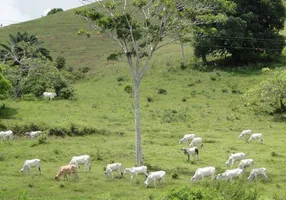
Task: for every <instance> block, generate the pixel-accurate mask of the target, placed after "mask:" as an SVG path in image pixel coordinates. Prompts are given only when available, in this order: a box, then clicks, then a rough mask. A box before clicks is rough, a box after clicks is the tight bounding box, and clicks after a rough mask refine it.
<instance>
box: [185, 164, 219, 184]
mask: <svg viewBox="0 0 286 200" xmlns="http://www.w3.org/2000/svg"><path fill="white" fill-rule="evenodd" d="M205 176H211V179H212V180H213V179H214V177H215V167H203V168H198V169H197V170H196V172H195V174H194V175H193V177H192V178H191V179H190V181H191V182H194V181H198V180H202V179H203V178H204V177H205Z"/></svg>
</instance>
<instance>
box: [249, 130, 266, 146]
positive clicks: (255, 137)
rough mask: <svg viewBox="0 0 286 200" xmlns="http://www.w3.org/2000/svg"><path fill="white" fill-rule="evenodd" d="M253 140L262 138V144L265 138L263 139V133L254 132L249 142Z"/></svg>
mask: <svg viewBox="0 0 286 200" xmlns="http://www.w3.org/2000/svg"><path fill="white" fill-rule="evenodd" d="M251 140H260V143H261V144H262V142H263V139H262V133H253V134H252V135H251V136H250V138H249V140H248V143H249V142H250V141H251Z"/></svg>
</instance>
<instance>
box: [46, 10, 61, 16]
mask: <svg viewBox="0 0 286 200" xmlns="http://www.w3.org/2000/svg"><path fill="white" fill-rule="evenodd" d="M63 11H64V10H63V9H62V8H53V9H52V10H50V12H48V14H47V15H53V14H56V13H58V12H63Z"/></svg>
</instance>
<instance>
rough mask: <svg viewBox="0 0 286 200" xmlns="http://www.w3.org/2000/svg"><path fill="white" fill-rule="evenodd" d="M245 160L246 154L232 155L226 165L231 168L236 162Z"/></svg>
mask: <svg viewBox="0 0 286 200" xmlns="http://www.w3.org/2000/svg"><path fill="white" fill-rule="evenodd" d="M244 158H245V153H235V154H231V155H230V156H229V158H228V160H227V161H226V163H225V164H226V165H227V166H229V165H230V166H232V165H233V163H234V162H235V161H239V160H242V159H244Z"/></svg>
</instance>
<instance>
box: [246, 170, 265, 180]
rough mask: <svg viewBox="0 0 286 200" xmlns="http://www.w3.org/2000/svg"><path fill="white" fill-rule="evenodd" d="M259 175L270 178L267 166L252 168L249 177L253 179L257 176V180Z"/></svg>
mask: <svg viewBox="0 0 286 200" xmlns="http://www.w3.org/2000/svg"><path fill="white" fill-rule="evenodd" d="M257 175H263V176H264V177H265V178H268V177H267V175H266V168H264V167H263V168H255V169H252V170H251V172H250V174H249V176H248V178H247V179H248V180H250V181H251V180H253V178H255V180H257Z"/></svg>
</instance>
